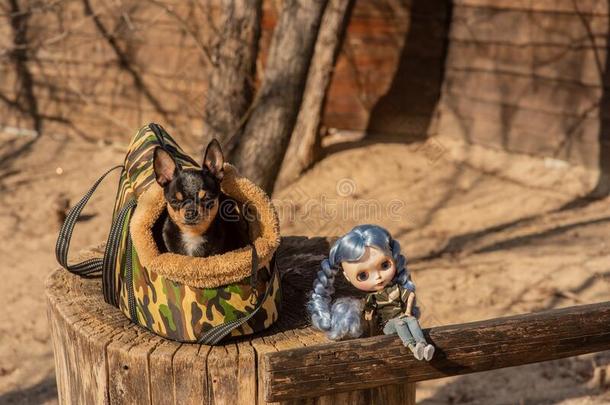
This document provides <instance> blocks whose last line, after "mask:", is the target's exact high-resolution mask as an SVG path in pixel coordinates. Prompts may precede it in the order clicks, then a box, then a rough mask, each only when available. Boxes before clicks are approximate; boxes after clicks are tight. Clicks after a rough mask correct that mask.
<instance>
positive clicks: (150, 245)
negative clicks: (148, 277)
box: [129, 163, 280, 288]
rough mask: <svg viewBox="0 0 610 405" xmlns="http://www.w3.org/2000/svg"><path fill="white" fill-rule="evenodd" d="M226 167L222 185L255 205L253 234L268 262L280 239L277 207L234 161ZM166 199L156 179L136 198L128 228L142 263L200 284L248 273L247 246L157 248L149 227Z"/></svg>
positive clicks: (160, 272)
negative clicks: (203, 253)
mask: <svg viewBox="0 0 610 405" xmlns="http://www.w3.org/2000/svg"><path fill="white" fill-rule="evenodd" d="M224 172H225V174H224V178H223V180H222V184H221V188H222V191H223V192H224V193H225V194H227V195H228V196H230V197H232V198H234V199H235V200H237V201H239V202H249V203H250V204H251V206H253V207H254V210H255V211H256V219H255V220H254V221H252V224H251V225H252V226H251V234H252V237H253V238H254V246H255V247H256V251H257V253H258V256H259V268H261V267H263V266H265V265H266V264H268V263H269V261H270V260H271V257H272V256H273V253H274V252H275V250H276V249H277V247H278V246H279V244H280V230H279V229H280V228H279V221H278V217H277V213H276V212H275V208H274V207H273V204H272V203H271V200H270V199H269V197H268V196H267V195H266V194H265V192H264V191H263V190H261V189H260V188H259V187H258V186H256V185H255V184H254V183H252V182H251V181H250V180H248V179H246V178H245V177H239V175H238V174H237V169H235V167H233V166H231V165H229V164H227V163H225V166H224ZM165 204H166V203H165V198H164V197H163V189H162V188H161V187H160V186H159V185H158V184H157V183H156V182H153V183H152V184H151V185H150V187H149V188H148V189H147V190H146V191H145V192H143V193H142V195H140V197H139V198H138V205H137V207H136V209H135V210H134V213H133V216H132V218H131V221H130V224H129V230H130V233H131V238H132V241H133V245H134V247H135V249H136V252H138V258H139V260H140V263H141V264H142V266H144V267H146V268H147V269H148V270H149V271H152V272H155V273H157V274H158V275H161V276H164V277H167V278H168V279H170V280H173V281H176V282H179V283H183V284H186V285H189V286H193V287H199V288H216V287H220V286H223V285H226V284H231V283H235V282H238V281H241V280H243V279H244V278H246V277H249V276H250V272H251V269H252V264H251V263H252V250H251V249H250V247H245V248H242V249H237V250H234V251H231V252H227V253H224V254H222V255H216V256H209V257H190V256H183V255H179V254H175V253H163V254H161V253H160V252H159V249H158V247H157V244H156V243H155V240H154V238H153V234H152V227H153V225H154V224H155V222H156V221H157V219H159V217H160V215H161V214H162V213H163V211H164V210H165Z"/></svg>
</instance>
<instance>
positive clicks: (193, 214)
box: [184, 210, 197, 220]
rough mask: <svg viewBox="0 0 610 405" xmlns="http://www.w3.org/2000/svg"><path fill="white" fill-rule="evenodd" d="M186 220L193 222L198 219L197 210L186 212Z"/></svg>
mask: <svg viewBox="0 0 610 405" xmlns="http://www.w3.org/2000/svg"><path fill="white" fill-rule="evenodd" d="M184 218H185V219H188V220H193V219H196V218H197V210H186V211H185V212H184Z"/></svg>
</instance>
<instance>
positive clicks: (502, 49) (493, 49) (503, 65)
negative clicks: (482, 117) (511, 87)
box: [445, 40, 610, 87]
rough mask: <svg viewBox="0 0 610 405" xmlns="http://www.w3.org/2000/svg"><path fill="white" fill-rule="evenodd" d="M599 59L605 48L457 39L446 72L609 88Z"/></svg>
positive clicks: (608, 78)
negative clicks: (508, 75)
mask: <svg viewBox="0 0 610 405" xmlns="http://www.w3.org/2000/svg"><path fill="white" fill-rule="evenodd" d="M597 58H599V60H600V61H601V63H602V64H603V63H604V61H605V58H606V49H605V48H601V49H591V48H588V47H587V48H584V47H566V46H555V45H551V46H549V45H541V44H527V45H513V44H496V43H488V42H482V43H481V42H474V41H458V40H455V41H453V42H452V43H451V50H450V52H449V53H448V55H447V63H446V70H445V73H446V75H448V74H450V73H451V72H452V71H454V70H457V71H462V72H470V71H471V72H489V73H495V72H498V73H505V74H510V75H512V76H518V77H524V78H525V77H529V78H530V79H532V80H533V79H538V78H539V79H540V80H541V81H547V82H551V81H555V85H561V84H562V83H567V84H568V85H569V84H572V85H580V86H581V87H583V86H586V87H602V85H605V86H609V85H610V77H605V78H604V77H603V76H604V67H603V66H602V67H601V68H602V70H601V71H600V68H599V66H598V64H597ZM606 76H608V75H606ZM602 81H603V82H602ZM464 87H466V86H464Z"/></svg>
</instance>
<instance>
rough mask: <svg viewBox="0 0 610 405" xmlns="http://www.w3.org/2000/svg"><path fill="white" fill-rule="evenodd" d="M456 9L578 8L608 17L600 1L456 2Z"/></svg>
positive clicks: (560, 10)
mask: <svg viewBox="0 0 610 405" xmlns="http://www.w3.org/2000/svg"><path fill="white" fill-rule="evenodd" d="M453 4H454V7H456V8H458V7H481V8H493V9H508V10H518V11H523V12H532V11H534V12H548V13H574V12H576V6H577V7H578V10H579V11H580V12H582V13H585V14H596V15H601V16H606V15H608V6H607V4H606V2H603V1H599V0H577V3H576V2H575V1H574V0H534V1H532V0H454V2H453Z"/></svg>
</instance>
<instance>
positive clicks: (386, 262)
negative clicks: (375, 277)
mask: <svg viewBox="0 0 610 405" xmlns="http://www.w3.org/2000/svg"><path fill="white" fill-rule="evenodd" d="M390 267H392V263H390V261H389V260H384V261H383V263H381V270H387V269H389V268H390Z"/></svg>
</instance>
